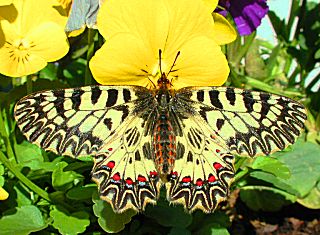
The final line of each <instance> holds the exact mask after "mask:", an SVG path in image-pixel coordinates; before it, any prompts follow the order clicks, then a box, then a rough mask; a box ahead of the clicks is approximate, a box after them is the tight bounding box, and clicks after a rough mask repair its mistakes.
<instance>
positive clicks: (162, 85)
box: [154, 49, 180, 90]
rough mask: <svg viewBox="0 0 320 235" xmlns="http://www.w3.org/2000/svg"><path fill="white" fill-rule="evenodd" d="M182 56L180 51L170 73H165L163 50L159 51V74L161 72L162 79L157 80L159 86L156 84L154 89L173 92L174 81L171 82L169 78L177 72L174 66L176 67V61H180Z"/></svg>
mask: <svg viewBox="0 0 320 235" xmlns="http://www.w3.org/2000/svg"><path fill="white" fill-rule="evenodd" d="M179 55H180V51H178V53H177V55H176V57H175V59H174V61H173V63H172V65H171V68H170V70H169V71H168V72H164V71H163V70H162V61H161V60H162V51H161V49H159V65H158V66H159V67H158V68H159V72H160V74H161V75H160V78H159V79H158V80H157V85H155V84H154V87H155V88H156V89H158V90H171V89H172V87H173V85H172V79H173V78H171V80H170V79H169V78H168V77H169V74H170V73H172V72H175V71H176V70H174V66H175V65H176V61H177V59H178V57H179Z"/></svg>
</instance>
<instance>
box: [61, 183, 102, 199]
mask: <svg viewBox="0 0 320 235" xmlns="http://www.w3.org/2000/svg"><path fill="white" fill-rule="evenodd" d="M95 191H97V186H96V185H95V184H89V185H84V186H80V187H74V188H72V189H70V190H69V191H68V192H67V194H66V196H67V198H69V199H73V200H86V199H90V198H92V194H93V192H95Z"/></svg>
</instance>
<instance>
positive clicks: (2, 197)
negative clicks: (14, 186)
mask: <svg viewBox="0 0 320 235" xmlns="http://www.w3.org/2000/svg"><path fill="white" fill-rule="evenodd" d="M8 197H9V193H8V192H7V191H6V190H4V189H3V188H2V187H0V200H6V199H7V198H8Z"/></svg>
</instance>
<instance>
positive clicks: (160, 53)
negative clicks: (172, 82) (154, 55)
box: [159, 49, 162, 76]
mask: <svg viewBox="0 0 320 235" xmlns="http://www.w3.org/2000/svg"><path fill="white" fill-rule="evenodd" d="M161 56H162V51H161V49H159V69H160V74H161V76H162V68H161Z"/></svg>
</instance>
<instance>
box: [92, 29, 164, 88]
mask: <svg viewBox="0 0 320 235" xmlns="http://www.w3.org/2000/svg"><path fill="white" fill-rule="evenodd" d="M133 48H134V49H133ZM157 61H158V60H157V59H156V58H155V57H154V56H153V53H152V51H151V50H149V49H148V48H146V47H145V46H144V44H143V41H142V40H140V39H139V38H137V37H135V36H133V35H132V34H126V33H122V34H118V35H116V36H114V37H113V38H112V39H111V40H109V41H108V43H106V44H105V45H103V46H102V47H101V49H99V50H98V51H97V52H96V54H95V55H94V56H93V57H92V59H91V61H90V64H89V65H90V69H91V72H92V75H93V76H94V78H95V79H96V80H97V82H98V83H100V84H104V85H128V84H134V85H140V86H146V85H147V84H148V83H149V80H148V79H147V77H148V74H147V73H146V72H143V70H145V71H149V70H150V69H149V68H150V67H151V66H152V64H154V63H157Z"/></svg>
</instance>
